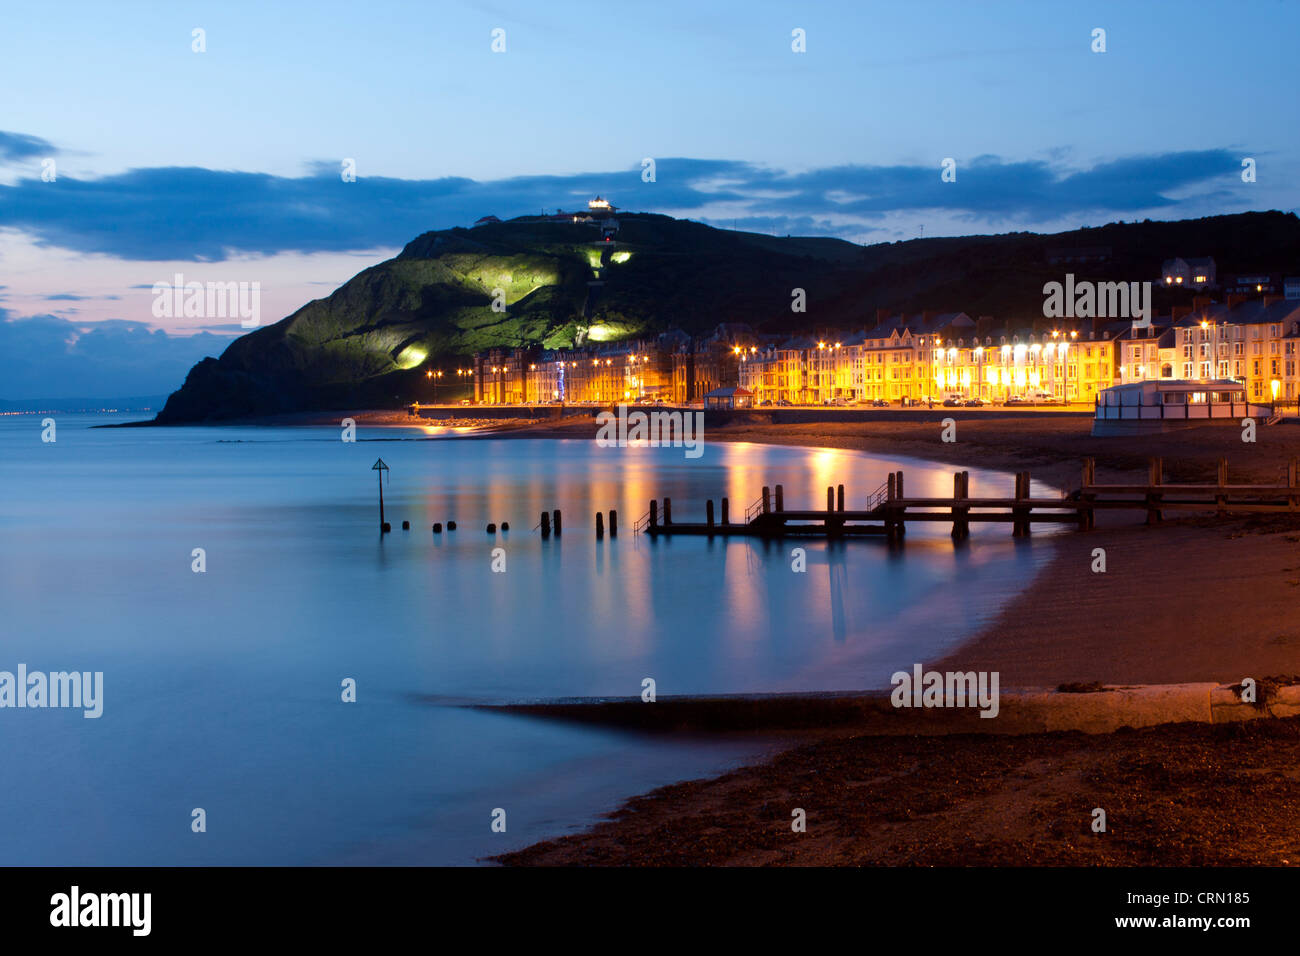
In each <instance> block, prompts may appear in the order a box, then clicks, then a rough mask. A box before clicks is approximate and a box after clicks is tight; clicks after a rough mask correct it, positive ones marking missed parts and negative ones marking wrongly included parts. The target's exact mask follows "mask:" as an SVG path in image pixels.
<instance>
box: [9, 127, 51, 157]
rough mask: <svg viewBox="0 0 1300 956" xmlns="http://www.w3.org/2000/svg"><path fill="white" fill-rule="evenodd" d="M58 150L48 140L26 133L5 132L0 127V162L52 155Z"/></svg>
mask: <svg viewBox="0 0 1300 956" xmlns="http://www.w3.org/2000/svg"><path fill="white" fill-rule="evenodd" d="M58 152H59V151H58V150H57V149H56V148H55V147H54V145H53V144H52V143H50V142H49V141H48V140H44V139H41V138H40V137H39V136H29V135H27V134H26V133H7V132H5V131H4V130H2V129H0V162H11V161H14V160H24V159H31V158H32V157H33V156H54V155H57V154H58Z"/></svg>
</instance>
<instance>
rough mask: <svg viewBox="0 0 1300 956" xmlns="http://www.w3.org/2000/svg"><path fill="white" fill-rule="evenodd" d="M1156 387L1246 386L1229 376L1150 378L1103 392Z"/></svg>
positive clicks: (1216, 388)
mask: <svg viewBox="0 0 1300 956" xmlns="http://www.w3.org/2000/svg"><path fill="white" fill-rule="evenodd" d="M1150 389H1154V390H1155V391H1159V392H1205V391H1216V392H1244V391H1245V390H1246V386H1245V385H1244V384H1242V383H1241V382H1234V381H1233V380H1232V379H1228V378H1216V379H1207V380H1205V381H1203V382H1200V381H1196V380H1195V379H1177V378H1172V379H1171V378H1161V379H1155V378H1149V379H1146V380H1144V381H1141V382H1129V383H1128V384H1126V385H1112V386H1110V387H1109V388H1103V389H1102V390H1101V391H1103V392H1140V391H1143V390H1150Z"/></svg>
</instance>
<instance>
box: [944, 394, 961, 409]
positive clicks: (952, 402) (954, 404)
mask: <svg viewBox="0 0 1300 956" xmlns="http://www.w3.org/2000/svg"><path fill="white" fill-rule="evenodd" d="M962 404H963V403H962V400H961V399H960V398H953V397H951V396H949V397H948V398H945V399H944V400H943V407H944V408H960V407H961V406H962Z"/></svg>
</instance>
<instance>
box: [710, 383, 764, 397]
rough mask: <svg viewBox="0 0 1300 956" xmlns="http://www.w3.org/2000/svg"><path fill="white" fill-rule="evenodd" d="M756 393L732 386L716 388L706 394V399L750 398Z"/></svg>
mask: <svg viewBox="0 0 1300 956" xmlns="http://www.w3.org/2000/svg"><path fill="white" fill-rule="evenodd" d="M753 394H754V393H753V392H751V391H750V390H749V389H747V388H741V387H740V386H739V385H730V386H727V387H726V388H715V389H714V390H713V391H711V392H708V393H706V394H705V396H704V397H705V398H749V397H750V396H752V395H753Z"/></svg>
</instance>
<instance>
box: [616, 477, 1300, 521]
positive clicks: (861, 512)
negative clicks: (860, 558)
mask: <svg viewBox="0 0 1300 956" xmlns="http://www.w3.org/2000/svg"><path fill="white" fill-rule="evenodd" d="M720 505H721V508H720V511H721V520H715V513H714V507H713V501H712V499H710V500H709V501H707V502H706V503H705V520H704V521H703V522H692V521H685V522H678V521H674V520H673V515H672V500H671V499H669V498H665V499H663V502H662V507H661V504H660V502H659V501H657V500H656V501H651V502H650V506H649V509H648V510H647V511H646V513H645V514H644V515H642V516H641V518H640V519H639V520H638V521H637V522H636V523H635V524H634V525H633V527H632V530H633V532H635V533H637V534H648V535H650V536H651V537H658V536H661V535H662V536H668V535H675V534H685V535H709V536H712V535H746V536H751V537H760V538H787V537H820V538H850V537H865V536H868V535H873V536H874V535H879V536H883V537H884V538H886V539H887V540H890V541H897V540H901V539H902V538H903V537H904V535H905V534H906V529H907V524H908V523H909V522H913V521H930V522H936V521H937V522H944V523H949V524H951V525H952V537H953V540H955V541H960V540H964V539H965V538H968V537H969V536H970V526H971V524H972V523H990V522H992V523H998V522H1000V523H1003V524H1010V525H1011V533H1012V535H1013V536H1015V537H1025V536H1028V535H1029V533H1030V528H1031V527H1032V526H1033V525H1034V524H1044V523H1050V524H1066V525H1072V526H1074V527H1075V528H1076V529H1078V530H1080V531H1086V530H1088V529H1090V528H1093V527H1095V524H1096V512H1097V511H1098V510H1100V509H1129V510H1139V511H1144V512H1145V513H1146V520H1147V523H1148V524H1157V523H1159V522H1160V521H1162V520H1163V513H1164V511H1166V510H1169V509H1184V510H1192V511H1206V512H1214V513H1217V514H1220V515H1225V514H1228V513H1258V512H1278V513H1284V512H1296V511H1300V465H1298V463H1297V459H1295V458H1293V459H1291V462H1290V465H1289V466H1288V469H1287V478H1286V483H1285V484H1280V483H1279V484H1274V485H1246V484H1238V485H1234V484H1229V482H1228V465H1227V461H1226V459H1219V467H1218V476H1217V480H1216V481H1215V482H1214V483H1212V484H1208V483H1200V484H1197V483H1192V484H1168V483H1166V482H1165V481H1164V462H1163V460H1162V459H1159V458H1152V459H1151V461H1150V470H1149V474H1148V480H1147V482H1146V483H1145V484H1101V483H1098V482H1097V480H1096V463H1095V461H1094V460H1093V459H1091V458H1088V459H1085V460H1084V463H1083V476H1082V481H1081V483H1080V486H1079V489H1078V490H1077V491H1074V492H1072V493H1070V494H1068V495H1063V496H1062V497H1059V498H1045V497H1037V498H1035V497H1033V496H1032V493H1031V491H1030V477H1029V472H1027V471H1022V472H1018V473H1017V474H1016V476H1015V483H1014V489H1013V491H1012V494H1011V495H1010V496H1001V497H997V496H994V497H984V498H975V497H972V496H971V493H970V473H969V472H966V471H959V472H956V473H955V474H954V475H953V493H952V496H951V497H938V498H910V497H908V496H907V494H906V491H905V488H904V484H903V473H902V472H901V471H895V472H892V473H890V475H889V477H888V478H887V479H886V480H885V482H884V483H882V484H881V485H880V487H879V488H877V489H876V490H875V491H874V492H872V494H871V495H870V496H868V498H867V501H866V503H865V507H863V508H858V509H846V508H845V499H844V486H843V485H838V486H836V487H832V488H827V489H826V507H825V508H824V509H794V510H789V509H787V508H786V507H785V489H784V488H783V487H782V486H781V485H776V486H775V487H774V488H772V487H767V486H765V487H764V488H763V490H762V494H761V495H760V496H759V497H758V499H757V500H755V501H754V503H753V504H751V505H750V506H749V507H748V508H747V509H746V510H745V517H744V520H743V521H739V522H733V521H731V509H730V504H729V502H728V500H727V499H726V498H722V499H721V501H720Z"/></svg>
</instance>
